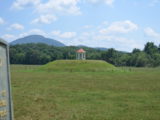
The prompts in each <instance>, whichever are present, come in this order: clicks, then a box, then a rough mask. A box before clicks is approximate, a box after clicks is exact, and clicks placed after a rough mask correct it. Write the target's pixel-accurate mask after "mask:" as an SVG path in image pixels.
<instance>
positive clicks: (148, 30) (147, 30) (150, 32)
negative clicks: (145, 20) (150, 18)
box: [144, 27, 160, 39]
mask: <svg viewBox="0 0 160 120" xmlns="http://www.w3.org/2000/svg"><path fill="white" fill-rule="evenodd" d="M144 32H145V33H146V35H148V36H150V37H154V38H159V39H160V33H157V32H155V31H154V30H153V29H152V28H150V27H148V28H145V29H144Z"/></svg>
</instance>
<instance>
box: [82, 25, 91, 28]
mask: <svg viewBox="0 0 160 120" xmlns="http://www.w3.org/2000/svg"><path fill="white" fill-rule="evenodd" d="M92 27H93V26H92V25H85V26H83V28H84V29H89V28H92Z"/></svg>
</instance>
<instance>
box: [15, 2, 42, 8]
mask: <svg viewBox="0 0 160 120" xmlns="http://www.w3.org/2000/svg"><path fill="white" fill-rule="evenodd" d="M38 4H40V0H16V1H15V2H14V3H13V5H12V8H13V9H23V8H25V7H26V6H37V5H38Z"/></svg>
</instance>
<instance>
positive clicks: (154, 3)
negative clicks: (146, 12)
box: [150, 0, 160, 6]
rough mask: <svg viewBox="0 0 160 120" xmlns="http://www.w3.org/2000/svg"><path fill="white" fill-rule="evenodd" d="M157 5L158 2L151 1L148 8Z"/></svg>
mask: <svg viewBox="0 0 160 120" xmlns="http://www.w3.org/2000/svg"><path fill="white" fill-rule="evenodd" d="M158 3H160V0H151V3H150V6H155V5H156V4H158Z"/></svg>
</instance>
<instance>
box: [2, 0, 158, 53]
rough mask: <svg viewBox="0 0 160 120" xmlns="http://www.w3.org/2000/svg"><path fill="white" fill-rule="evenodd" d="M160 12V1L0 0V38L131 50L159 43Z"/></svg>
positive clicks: (9, 40)
mask: <svg viewBox="0 0 160 120" xmlns="http://www.w3.org/2000/svg"><path fill="white" fill-rule="evenodd" d="M159 12H160V0H0V37H1V38H3V39H5V40H7V41H8V42H11V41H13V40H15V39H17V38H21V37H24V36H27V35H32V34H39V35H43V36H45V37H49V38H53V39H56V40H58V41H61V42H63V43H64V44H66V45H86V46H90V47H106V48H115V49H117V50H122V51H132V49H133V48H140V49H143V47H144V45H145V43H146V42H148V41H152V42H154V43H155V44H156V45H159V44H160V15H159V14H160V13H159Z"/></svg>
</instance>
